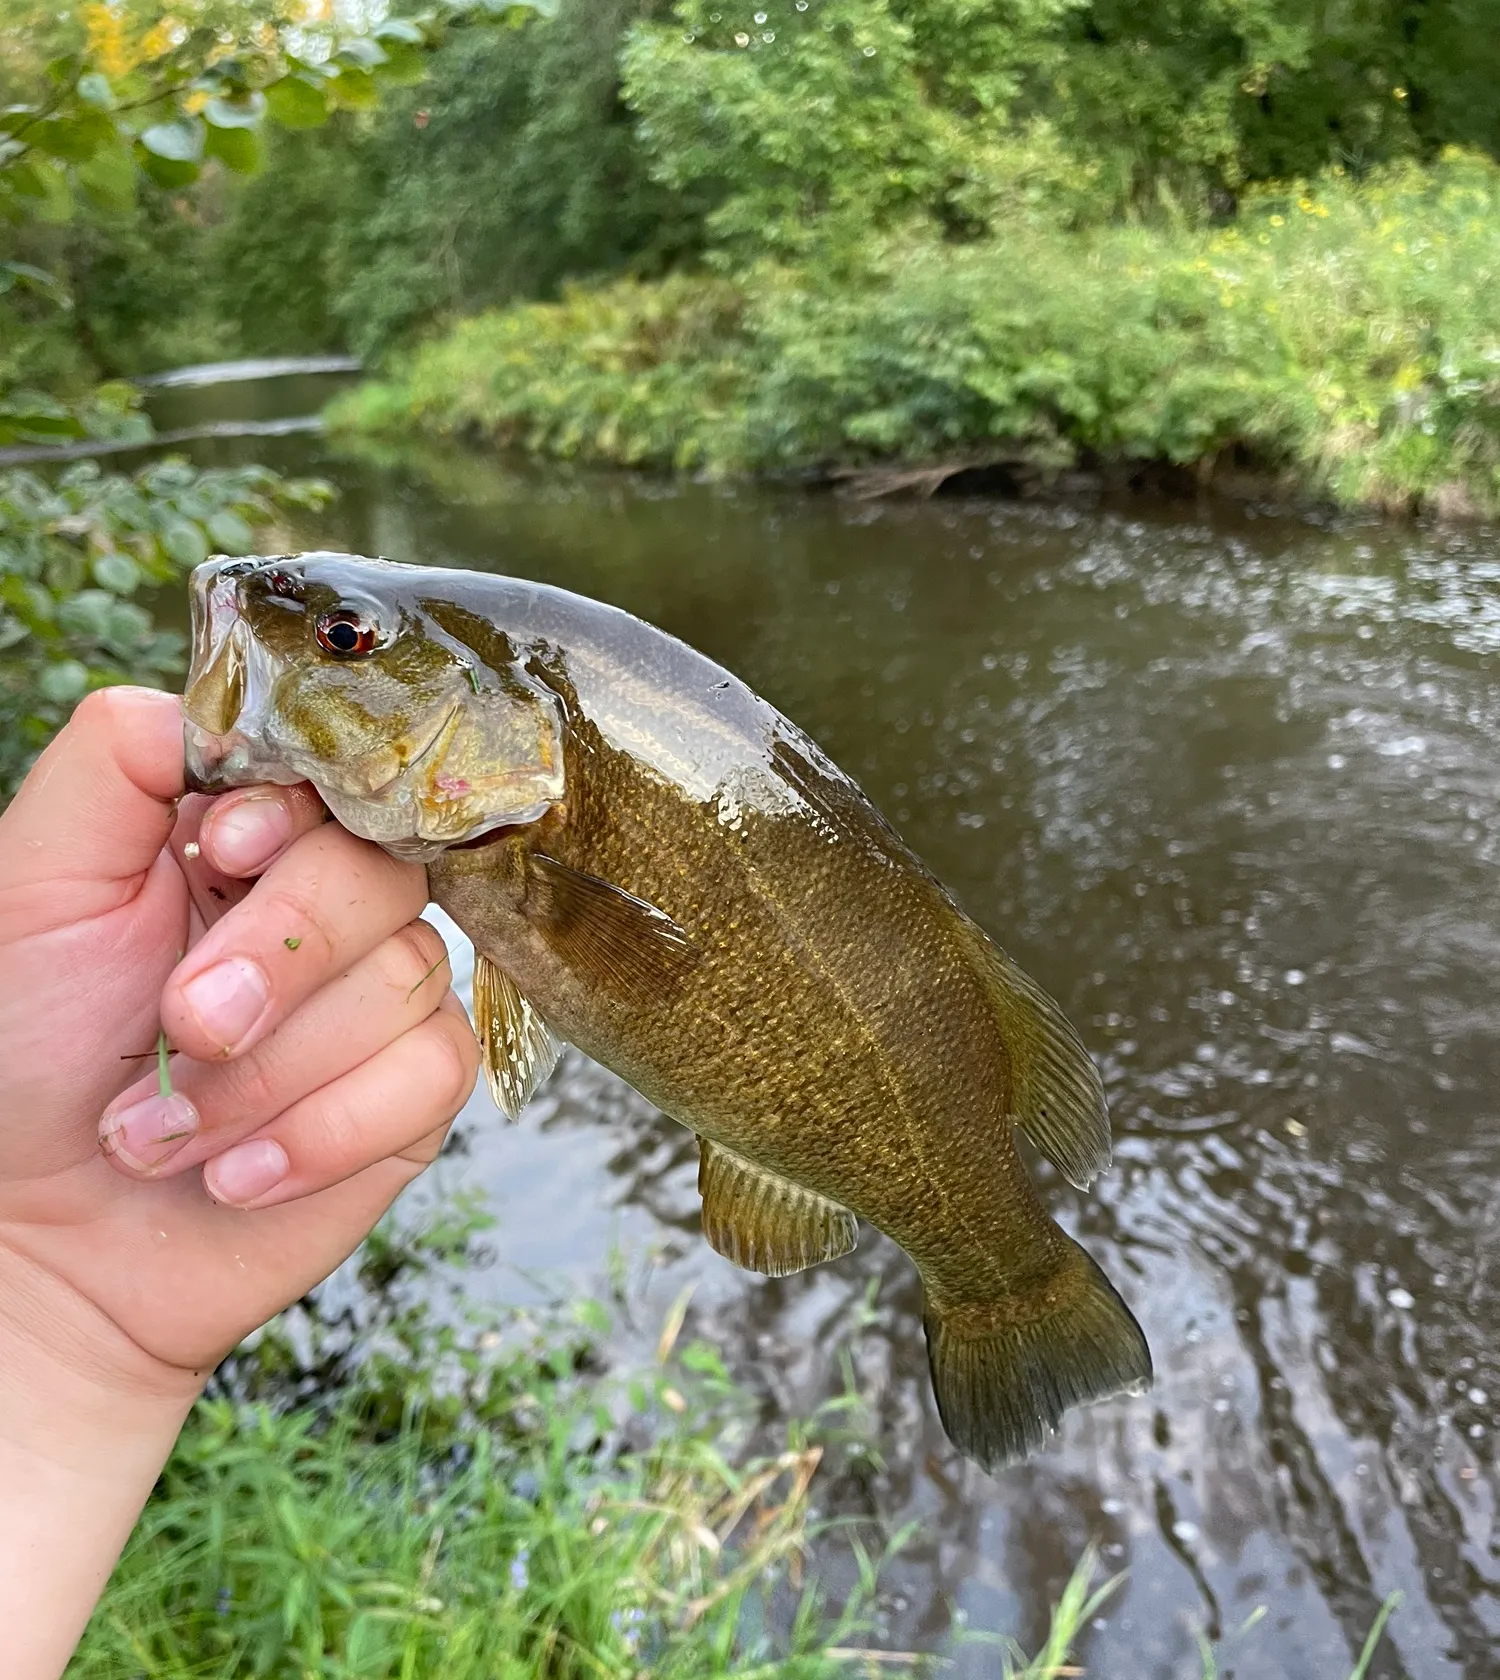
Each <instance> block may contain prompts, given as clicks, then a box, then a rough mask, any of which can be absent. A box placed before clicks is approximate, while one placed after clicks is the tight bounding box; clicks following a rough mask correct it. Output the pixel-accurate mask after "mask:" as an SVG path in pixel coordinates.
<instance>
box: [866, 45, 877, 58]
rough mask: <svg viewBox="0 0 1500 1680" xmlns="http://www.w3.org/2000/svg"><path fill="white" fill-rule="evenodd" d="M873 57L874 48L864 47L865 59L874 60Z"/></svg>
mask: <svg viewBox="0 0 1500 1680" xmlns="http://www.w3.org/2000/svg"><path fill="white" fill-rule="evenodd" d="M874 56H875V49H874V47H866V48H865V57H866V58H874Z"/></svg>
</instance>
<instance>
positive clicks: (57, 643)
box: [0, 460, 329, 803]
mask: <svg viewBox="0 0 1500 1680" xmlns="http://www.w3.org/2000/svg"><path fill="white" fill-rule="evenodd" d="M328 494H329V491H328V489H327V487H326V486H325V485H322V484H320V483H317V482H315V481H312V480H292V481H288V480H284V479H282V478H280V477H279V476H278V475H277V474H275V473H273V472H271V471H270V470H269V469H268V468H264V467H240V468H233V469H223V468H220V469H213V470H208V471H199V470H198V469H196V468H194V467H190V466H188V465H186V464H185V463H184V462H181V461H172V460H167V461H158V462H155V463H153V464H152V465H150V466H147V467H142V468H141V469H140V470H139V471H138V472H135V473H133V474H130V475H125V474H120V473H105V472H103V471H101V470H100V468H99V467H98V465H97V464H96V463H95V462H92V461H84V462H80V463H79V464H78V465H76V466H73V467H70V468H68V469H67V471H65V472H64V473H62V475H61V476H60V477H58V478H57V479H56V480H55V481H53V480H49V479H46V478H43V477H41V476H40V475H39V474H37V473H32V472H25V471H19V470H12V471H9V472H0V803H3V802H4V801H5V800H6V799H8V798H9V797H10V795H11V794H12V793H13V792H14V791H15V788H16V786H17V784H18V783H19V782H20V779H21V777H22V776H23V775H25V773H26V771H27V769H28V768H29V766H30V765H31V762H32V760H33V759H34V758H35V757H36V755H37V753H39V752H40V751H41V749H42V748H43V747H44V746H45V745H46V744H47V742H48V740H50V739H51V737H52V735H53V733H54V732H55V731H56V730H57V729H58V728H60V727H61V726H62V724H63V723H64V722H65V721H66V719H67V717H68V714H69V713H70V712H71V711H72V709H73V707H74V705H75V704H76V703H77V702H78V700H79V699H81V698H82V696H83V695H84V694H86V693H87V692H88V691H89V690H90V689H92V688H102V687H104V686H106V685H107V684H109V683H117V682H146V683H162V682H166V681H170V680H172V679H173V678H175V677H176V676H177V675H178V674H179V673H180V672H181V670H182V669H183V665H184V660H183V653H184V644H183V638H182V636H181V634H180V633H179V632H177V631H174V630H161V629H158V628H157V627H156V626H155V625H154V624H153V622H152V619H151V615H150V613H149V612H148V611H147V610H146V608H145V607H143V606H142V605H141V604H140V603H139V602H138V601H137V600H136V599H135V598H134V597H136V596H137V595H138V594H146V593H148V592H149V590H150V589H151V587H152V586H153V585H159V584H165V583H168V582H170V581H173V580H175V579H176V578H178V577H180V576H181V575H182V573H183V572H184V571H185V570H187V569H188V568H190V567H192V566H195V565H196V564H197V563H198V562H199V561H200V560H203V559H205V558H206V557H207V556H208V554H209V553H210V552H214V551H217V552H220V553H226V554H244V553H247V552H249V550H250V548H251V547H252V545H253V543H254V540H255V531H254V527H255V526H256V525H257V524H263V523H264V522H265V521H267V520H268V519H270V518H271V517H272V515H273V514H274V513H275V511H276V510H277V509H278V508H281V507H291V506H298V505H307V504H309V503H317V502H320V501H322V500H323V499H324V498H325V497H326V496H327V495H328Z"/></svg>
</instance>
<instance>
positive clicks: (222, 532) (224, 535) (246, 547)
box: [208, 508, 255, 554]
mask: <svg viewBox="0 0 1500 1680" xmlns="http://www.w3.org/2000/svg"><path fill="white" fill-rule="evenodd" d="M208 535H209V538H210V540H211V541H212V542H213V545H214V547H215V548H216V549H218V551H219V552H220V553H221V554H248V553H249V552H250V550H251V548H252V547H253V546H254V544H255V533H254V532H253V531H252V530H251V529H250V527H249V525H248V524H247V523H246V522H245V521H244V520H243V519H241V518H240V516H239V515H238V514H237V513H234V512H232V511H231V510H230V509H228V508H224V509H222V510H221V511H220V512H218V513H215V514H211V515H210V516H209V520H208Z"/></svg>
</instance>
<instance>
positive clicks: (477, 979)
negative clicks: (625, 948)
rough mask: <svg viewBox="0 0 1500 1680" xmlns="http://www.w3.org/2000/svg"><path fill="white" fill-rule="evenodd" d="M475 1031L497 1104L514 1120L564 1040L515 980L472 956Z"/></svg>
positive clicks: (554, 1063)
mask: <svg viewBox="0 0 1500 1680" xmlns="http://www.w3.org/2000/svg"><path fill="white" fill-rule="evenodd" d="M474 1029H475V1031H476V1032H477V1033H478V1035H479V1051H480V1060H481V1061H482V1062H483V1064H484V1077H485V1080H486V1082H487V1083H488V1085H489V1088H490V1095H491V1096H492V1097H494V1099H495V1105H496V1107H498V1108H499V1109H500V1110H501V1111H502V1112H503V1113H504V1114H505V1115H506V1116H507V1117H508V1118H509V1119H511V1120H514V1119H515V1118H516V1116H517V1115H519V1114H520V1112H521V1110H522V1109H523V1108H525V1106H526V1105H527V1103H529V1102H530V1101H531V1099H532V1096H533V1095H534V1094H535V1092H536V1089H537V1087H538V1086H539V1085H540V1084H541V1083H542V1081H543V1080H544V1079H545V1078H546V1077H547V1075H548V1074H549V1073H551V1071H552V1070H553V1068H555V1067H556V1066H557V1058H558V1057H559V1056H560V1055H561V1054H562V1040H561V1039H560V1038H558V1036H557V1035H556V1034H555V1033H554V1032H553V1031H552V1029H551V1028H550V1027H549V1026H548V1025H547V1023H546V1022H545V1021H544V1020H543V1019H542V1018H541V1016H540V1015H538V1014H537V1012H536V1011H535V1010H534V1009H533V1008H532V1007H531V1005H530V1004H529V1003H528V1002H527V1001H526V999H525V998H524V997H522V996H521V994H520V992H518V991H517V990H516V984H515V981H513V980H512V979H511V977H510V976H509V975H508V974H507V973H506V972H505V971H504V969H502V968H497V967H496V966H495V964H494V963H492V962H491V961H490V960H489V958H488V957H486V956H482V955H481V954H480V953H479V952H478V951H476V952H475V953H474Z"/></svg>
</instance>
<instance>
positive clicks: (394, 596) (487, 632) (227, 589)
mask: <svg viewBox="0 0 1500 1680" xmlns="http://www.w3.org/2000/svg"><path fill="white" fill-rule="evenodd" d="M441 576H442V574H437V573H428V574H425V575H424V571H423V569H422V568H418V567H404V566H392V565H390V564H389V563H388V562H384V561H378V560H365V559H359V558H356V557H354V556H351V555H342V554H321V553H320V554H307V555H292V556H278V557H276V558H275V559H255V560H230V561H226V560H223V559H215V560H211V561H207V562H205V563H204V564H203V565H202V566H200V567H198V568H197V570H196V571H195V572H194V574H193V577H192V582H191V586H190V588H191V601H192V614H193V655H192V666H191V670H190V672H189V677H188V683H187V689H186V693H185V695H184V699H183V711H184V714H185V718H186V749H187V764H188V775H189V780H190V782H191V783H192V785H194V786H196V787H199V788H202V789H205V790H207V791H218V790H220V789H223V788H228V787H242V786H245V785H246V784H248V783H251V782H258V781H273V782H293V781H301V780H306V781H310V782H311V783H312V784H313V785H314V786H315V787H316V788H317V790H318V792H319V793H320V794H321V795H322V797H323V800H324V802H325V803H326V804H327V806H328V808H329V810H330V811H331V812H332V813H333V815H334V816H335V817H336V818H337V819H338V820H339V822H341V823H342V824H343V825H344V827H346V828H348V829H349V830H351V831H352V832H353V833H355V834H358V835H361V836H363V837H364V838H365V839H368V840H373V841H375V842H377V843H378V844H380V845H382V846H384V847H385V848H386V849H387V850H388V851H391V852H393V853H395V854H396V855H397V856H400V857H404V858H411V859H414V860H417V861H423V860H426V859H429V858H432V857H434V856H436V855H437V854H438V853H439V852H441V851H442V850H444V849H445V848H446V847H448V846H452V845H458V844H461V843H463V842H465V841H469V840H473V839H476V838H478V837H479V836H481V835H483V834H485V833H488V832H489V831H491V830H493V829H496V828H501V827H505V826H510V825H514V824H522V823H528V822H534V821H535V820H536V819H537V818H538V817H540V816H541V815H543V813H544V812H545V811H546V810H547V809H548V807H549V806H551V805H553V804H554V803H556V802H557V801H558V800H560V799H561V798H562V796H563V788H564V773H563V727H564V718H563V709H562V702H561V701H560V699H559V698H558V696H557V694H556V693H555V692H554V691H553V690H552V689H551V688H550V687H548V686H546V685H545V684H544V683H542V682H540V681H539V680H538V679H537V678H536V677H535V676H533V675H532V673H531V672H530V671H529V670H528V669H527V668H526V657H525V650H518V649H516V648H515V647H513V646H512V644H511V643H510V641H509V640H508V638H507V637H506V636H505V635H504V634H503V632H502V631H501V630H500V629H499V628H498V627H496V626H494V625H492V624H490V623H488V621H485V620H482V619H479V618H477V617H475V616H474V615H470V614H462V615H460V619H459V631H460V633H458V634H455V632H454V629H453V627H452V624H453V615H452V611H451V607H452V603H450V602H448V601H446V600H444V599H443V598H441V597H439V596H436V595H431V596H429V595H428V594H427V593H426V591H427V590H428V589H434V590H435V589H437V588H438V587H440V585H439V582H438V580H439V578H440V577H441ZM350 618H354V619H357V620H358V622H359V623H360V624H361V625H362V626H367V627H368V629H369V635H368V636H362V637H361V638H353V637H345V638H343V640H347V641H357V642H358V645H357V646H356V647H353V648H348V649H343V650H342V651H341V650H340V649H339V648H338V647H337V646H335V645H333V644H334V642H335V640H336V638H330V637H329V636H328V635H327V633H326V632H327V627H328V625H329V623H330V622H331V621H334V620H339V619H350ZM445 624H446V625H447V627H445ZM465 629H467V630H468V633H467V634H464V633H463V632H464V630H465Z"/></svg>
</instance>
